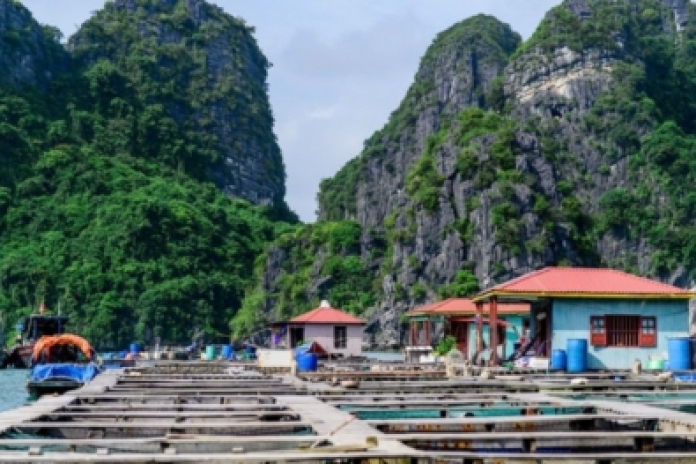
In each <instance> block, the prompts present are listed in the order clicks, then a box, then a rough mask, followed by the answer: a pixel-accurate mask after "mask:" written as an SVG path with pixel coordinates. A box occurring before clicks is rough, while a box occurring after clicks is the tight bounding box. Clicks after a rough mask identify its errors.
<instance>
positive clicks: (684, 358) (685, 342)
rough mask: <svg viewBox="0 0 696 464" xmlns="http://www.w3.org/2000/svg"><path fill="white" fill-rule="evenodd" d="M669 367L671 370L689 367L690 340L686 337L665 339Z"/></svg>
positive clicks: (687, 368) (685, 369)
mask: <svg viewBox="0 0 696 464" xmlns="http://www.w3.org/2000/svg"><path fill="white" fill-rule="evenodd" d="M667 354H668V357H669V368H670V369H671V370H673V371H688V370H690V369H691V340H689V339H688V338H686V337H683V338H670V339H669V340H667Z"/></svg>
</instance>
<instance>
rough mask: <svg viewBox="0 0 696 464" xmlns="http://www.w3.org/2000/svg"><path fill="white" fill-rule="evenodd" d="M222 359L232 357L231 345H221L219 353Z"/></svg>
mask: <svg viewBox="0 0 696 464" xmlns="http://www.w3.org/2000/svg"><path fill="white" fill-rule="evenodd" d="M220 356H222V357H223V358H224V359H230V358H231V357H232V347H231V346H230V345H222V353H220Z"/></svg>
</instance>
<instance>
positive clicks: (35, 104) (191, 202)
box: [0, 0, 296, 348]
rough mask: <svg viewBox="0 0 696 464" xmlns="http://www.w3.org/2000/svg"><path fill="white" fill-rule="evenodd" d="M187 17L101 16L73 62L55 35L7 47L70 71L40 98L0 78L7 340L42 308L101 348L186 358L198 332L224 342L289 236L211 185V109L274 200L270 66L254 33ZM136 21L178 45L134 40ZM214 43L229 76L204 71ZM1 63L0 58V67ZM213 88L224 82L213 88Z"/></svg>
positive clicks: (220, 19)
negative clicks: (226, 119) (227, 115)
mask: <svg viewBox="0 0 696 464" xmlns="http://www.w3.org/2000/svg"><path fill="white" fill-rule="evenodd" d="M3 1H6V0H0V3H1V2H3ZM185 3H186V2H184V1H183V0H182V1H177V2H168V3H166V4H165V3H163V2H158V1H154V0H147V1H145V0H139V1H138V2H137V4H138V9H137V11H136V12H134V13H131V12H128V11H127V10H126V9H125V8H124V7H123V4H124V2H121V1H117V2H114V3H111V2H110V3H107V5H106V7H105V9H104V10H102V11H100V12H98V13H97V14H96V15H95V16H94V17H93V18H92V19H90V20H89V21H88V22H87V23H86V24H85V25H84V26H83V27H82V28H81V30H80V31H79V32H78V34H77V35H76V36H75V37H73V38H72V39H71V40H70V47H69V48H70V52H68V51H65V50H64V49H63V47H62V46H61V45H60V43H59V42H58V38H59V37H58V35H57V34H54V35H46V36H41V37H40V40H39V41H37V40H38V39H37V37H35V36H32V35H25V36H22V37H21V39H22V40H24V41H25V42H26V43H23V44H13V45H12V46H13V47H18V48H19V49H22V50H33V51H34V52H35V53H36V54H37V55H40V56H44V55H46V54H47V53H49V52H50V53H55V51H56V50H59V51H60V52H61V53H62V54H63V55H62V58H61V59H60V60H56V61H58V62H61V63H64V62H70V61H71V60H72V63H73V64H72V66H71V67H69V68H68V67H66V68H65V69H62V68H60V69H59V68H56V69H53V70H52V71H53V76H52V79H51V80H50V81H49V82H48V83H47V84H46V86H45V87H42V86H41V85H38V84H37V85H29V84H30V83H28V84H27V85H25V86H18V85H14V84H13V83H12V82H10V81H9V80H8V79H3V76H5V77H8V76H9V75H11V73H12V72H13V69H12V68H10V69H6V70H2V71H0V83H1V84H2V85H0V144H1V145H2V152H1V153H0V160H1V161H2V168H0V213H1V214H0V312H1V313H2V314H3V316H4V318H5V321H4V322H5V323H6V324H10V326H11V325H12V324H13V323H14V321H15V320H16V319H17V318H19V317H20V316H21V315H24V314H27V313H30V312H32V311H35V310H36V309H37V307H38V305H39V304H40V302H41V301H45V303H46V306H47V307H48V308H49V310H51V311H57V310H58V309H60V311H61V312H62V313H63V314H67V315H69V316H71V318H72V324H73V325H72V327H74V328H76V330H79V332H80V333H82V334H84V335H85V336H87V337H88V338H89V339H90V340H91V341H92V342H93V343H94V344H95V345H96V346H97V347H99V348H119V347H123V346H125V345H126V344H127V343H129V342H131V341H141V342H151V341H152V340H153V339H154V337H156V336H159V337H161V339H162V341H163V342H187V341H190V337H191V335H192V331H193V329H194V328H195V327H198V328H200V329H204V330H205V332H206V333H207V334H208V336H223V337H224V336H227V335H228V334H229V327H228V324H229V321H230V320H231V319H232V318H233V317H234V316H235V315H236V313H237V310H238V309H239V308H240V307H241V305H242V301H243V297H244V290H245V289H246V288H248V287H250V286H251V285H252V278H253V274H252V272H251V269H252V268H253V265H254V262H255V260H256V259H257V257H258V256H259V255H261V254H262V253H263V251H264V249H265V248H266V245H267V244H268V243H269V242H271V241H273V240H274V239H275V238H276V237H277V236H278V235H280V234H281V232H283V231H285V230H286V229H287V228H289V227H290V225H289V224H288V222H296V218H295V217H294V215H293V214H292V213H290V212H289V211H288V210H287V207H286V206H285V205H284V203H283V202H282V198H278V202H277V204H276V205H273V206H270V207H257V206H252V205H251V204H249V203H248V202H246V201H242V200H231V199H229V198H227V197H226V196H225V195H224V194H223V193H222V192H221V191H220V190H219V189H218V188H216V187H215V185H214V184H213V182H212V178H211V172H210V171H211V170H212V171H214V170H215V167H216V166H217V165H218V164H220V161H221V156H220V147H219V146H218V145H219V144H218V142H219V141H218V140H216V139H215V137H214V136H213V135H211V134H212V133H213V132H214V130H212V129H211V128H212V127H213V124H214V119H215V114H216V112H217V111H218V107H219V106H224V107H225V108H228V109H229V108H234V109H235V111H236V112H237V113H235V114H236V118H237V119H236V123H237V124H238V127H237V129H239V131H238V132H239V134H240V137H242V138H243V137H245V136H250V137H251V136H253V137H254V138H255V140H256V141H259V142H263V143H265V144H266V147H264V148H265V149H267V150H268V151H270V152H273V150H274V149H275V150H276V153H277V159H276V161H277V162H276V163H271V164H269V166H268V167H269V169H270V171H269V172H272V173H273V174H272V176H275V177H274V178H273V179H265V181H268V182H280V183H281V185H282V183H283V177H284V174H283V165H282V161H281V160H280V158H279V156H280V155H279V152H277V147H276V142H275V139H274V136H273V133H272V124H273V121H272V118H271V116H270V109H269V108H268V107H267V104H268V103H267V97H266V95H265V67H266V66H267V62H266V61H265V58H263V55H262V54H261V52H260V51H259V50H258V48H257V47H256V44H255V42H254V39H253V38H252V37H251V35H250V32H251V29H250V28H249V27H247V26H246V25H244V24H243V23H242V22H241V21H239V20H237V19H234V18H231V17H229V16H226V15H224V14H222V13H221V10H219V9H218V8H215V7H212V6H211V5H207V4H202V5H203V6H202V8H204V10H203V13H205V14H207V18H206V22H205V23H204V25H203V26H201V27H200V28H199V27H198V26H196V25H195V24H194V19H193V18H192V16H191V13H190V12H189V11H188V10H187V9H186V7H185V6H184V5H185ZM8 5H9V7H12V4H11V3H8ZM199 13H200V11H199ZM1 21H3V18H0V22H1ZM143 21H144V22H149V24H151V25H153V28H152V29H151V31H158V32H160V33H161V32H162V31H165V32H169V35H168V37H169V39H172V37H174V36H177V37H178V38H177V40H175V41H173V42H171V43H167V42H166V40H161V39H162V37H155V33H154V32H153V35H152V36H146V37H144V36H141V35H139V33H138V27H140V26H139V25H142V24H143ZM157 25H161V26H162V27H161V28H160V27H159V26H157ZM155 26H157V27H155ZM221 38H224V39H225V42H224V43H225V45H226V46H229V49H225V53H226V55H221V56H215V60H214V61H215V62H216V63H217V64H220V63H222V64H225V63H228V64H226V65H225V66H226V67H225V68H224V69H219V70H215V69H212V68H211V67H210V66H208V64H206V63H208V62H209V61H211V58H212V56H211V54H212V53H216V49H215V47H214V46H213V44H214V43H216V42H215V41H218V40H221ZM46 41H48V43H47V42H46ZM7 47H8V45H7V41H5V42H3V43H0V56H4V55H3V53H4V52H5V51H6V50H7ZM223 48H224V47H223ZM69 53H71V54H69ZM250 57H251V58H253V59H249V58H250ZM229 63H231V64H229ZM235 66H236V67H235ZM248 66H251V68H253V69H251V70H249V68H248ZM216 72H220V73H223V74H225V75H226V76H227V77H226V78H223V79H222V80H221V81H220V82H218V81H216V82H213V81H211V77H210V76H211V75H215V73H216ZM215 76H216V77H219V76H217V75H215ZM245 128H246V129H248V130H246V129H245ZM264 141H265V142H264ZM244 144H245V140H241V139H240V140H239V147H238V148H239V150H241V151H243V150H245V149H246V148H245V146H244ZM274 147H275V148H274ZM249 156H251V154H249ZM213 174H214V173H213Z"/></svg>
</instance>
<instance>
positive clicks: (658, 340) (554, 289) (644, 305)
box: [473, 267, 694, 369]
mask: <svg viewBox="0 0 696 464" xmlns="http://www.w3.org/2000/svg"><path fill="white" fill-rule="evenodd" d="M693 297H694V293H692V292H690V291H688V290H684V289H681V288H678V287H674V286H672V285H667V284H663V283H661V282H656V281H654V280H650V279H646V278H643V277H638V276H634V275H631V274H627V273H625V272H621V271H617V270H613V269H594V268H558V267H548V268H544V269H541V270H539V271H535V272H532V273H529V274H526V275H524V276H522V277H519V278H517V279H513V280H511V281H509V282H506V283H503V284H500V285H497V286H495V287H492V288H490V289H488V290H486V291H484V292H482V293H480V294H479V295H477V296H475V297H474V298H473V301H474V302H475V303H476V305H477V308H479V311H481V312H482V311H483V305H484V304H487V305H488V307H489V310H488V313H489V319H490V320H491V324H493V325H495V321H496V318H497V306H498V305H499V304H502V303H511V302H515V303H521V302H527V303H529V304H530V305H531V317H530V320H531V327H530V329H531V334H532V337H531V340H530V343H529V345H528V347H529V348H530V349H532V350H533V351H534V352H535V353H536V354H537V355H539V356H544V357H549V356H550V355H551V351H552V350H553V349H555V348H558V349H562V350H565V349H566V346H567V343H568V340H569V339H585V340H587V342H588V359H587V367H588V368H589V369H629V368H630V367H631V365H632V364H633V362H634V361H635V360H636V359H639V360H641V361H642V363H643V365H644V366H645V365H647V363H648V361H649V359H650V358H651V357H661V358H663V359H664V358H665V357H666V354H667V343H668V342H667V340H668V339H669V338H671V337H683V336H686V335H687V334H688V331H689V329H688V315H689V308H688V307H689V300H690V299H691V298H693ZM479 330H481V328H480V326H479ZM495 337H496V333H495V331H492V332H491V333H490V334H489V338H491V340H494V342H493V343H497V341H496V339H495ZM526 348H527V347H525V349H526ZM498 361H499V360H498V359H497V356H496V355H495V353H491V364H495V363H497V362H498Z"/></svg>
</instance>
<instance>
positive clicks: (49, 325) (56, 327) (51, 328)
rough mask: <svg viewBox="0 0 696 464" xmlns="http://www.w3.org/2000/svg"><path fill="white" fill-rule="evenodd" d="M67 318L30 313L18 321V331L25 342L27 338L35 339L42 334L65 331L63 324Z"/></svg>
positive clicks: (65, 323)
mask: <svg viewBox="0 0 696 464" xmlns="http://www.w3.org/2000/svg"><path fill="white" fill-rule="evenodd" d="M69 320H70V318H69V317H68V316H52V315H46V314H32V315H31V316H27V317H25V318H23V319H22V320H21V321H20V322H19V324H18V329H19V330H18V331H19V333H20V334H21V335H22V338H23V339H24V341H25V342H26V341H28V340H34V341H37V340H39V339H40V338H41V337H43V336H50V335H60V334H62V333H65V326H66V325H67V324H68V321H69Z"/></svg>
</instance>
